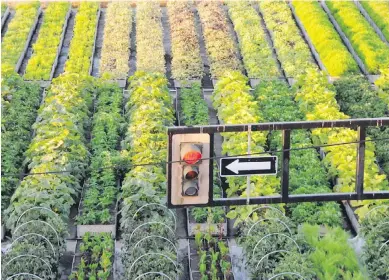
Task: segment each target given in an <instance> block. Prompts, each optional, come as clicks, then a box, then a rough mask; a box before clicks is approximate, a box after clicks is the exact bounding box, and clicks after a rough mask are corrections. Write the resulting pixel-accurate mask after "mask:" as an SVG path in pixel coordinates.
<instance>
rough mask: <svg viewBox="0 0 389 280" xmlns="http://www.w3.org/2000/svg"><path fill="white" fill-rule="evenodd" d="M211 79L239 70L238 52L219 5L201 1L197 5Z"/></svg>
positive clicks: (214, 2)
mask: <svg viewBox="0 0 389 280" xmlns="http://www.w3.org/2000/svg"><path fill="white" fill-rule="evenodd" d="M197 11H198V13H199V15H200V21H201V25H202V31H203V36H204V41H205V47H206V49H207V55H208V59H209V63H210V69H211V75H212V78H213V79H218V78H220V77H221V76H223V75H224V73H225V72H226V71H231V70H241V68H242V66H241V64H240V61H239V59H238V50H237V48H236V46H235V43H234V41H233V40H232V38H231V33H230V30H229V28H228V25H227V16H226V13H225V11H224V10H223V6H222V4H221V3H219V2H217V1H201V2H199V3H198V4H197Z"/></svg>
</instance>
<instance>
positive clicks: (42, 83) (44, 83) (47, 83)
mask: <svg viewBox="0 0 389 280" xmlns="http://www.w3.org/2000/svg"><path fill="white" fill-rule="evenodd" d="M24 81H25V82H27V83H37V84H39V86H40V87H41V88H48V87H49V86H50V85H51V81H45V80H35V81H32V80H24Z"/></svg>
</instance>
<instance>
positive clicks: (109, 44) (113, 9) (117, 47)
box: [100, 2, 132, 79]
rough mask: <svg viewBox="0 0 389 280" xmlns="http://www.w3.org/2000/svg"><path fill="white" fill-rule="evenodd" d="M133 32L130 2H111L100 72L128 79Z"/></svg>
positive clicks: (106, 22)
mask: <svg viewBox="0 0 389 280" xmlns="http://www.w3.org/2000/svg"><path fill="white" fill-rule="evenodd" d="M131 33H132V11H131V7H130V6H129V5H128V3H120V2H116V3H109V4H108V7H107V11H106V19H105V26H104V40H103V47H102V49H101V60H100V74H101V75H104V73H107V74H108V75H109V76H110V77H111V78H112V79H126V78H127V74H128V71H129V66H128V58H129V56H130V55H129V50H130V35H131Z"/></svg>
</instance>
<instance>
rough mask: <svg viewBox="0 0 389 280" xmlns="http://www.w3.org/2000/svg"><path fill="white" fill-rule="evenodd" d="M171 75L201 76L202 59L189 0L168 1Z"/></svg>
mask: <svg viewBox="0 0 389 280" xmlns="http://www.w3.org/2000/svg"><path fill="white" fill-rule="evenodd" d="M167 11H168V15H169V24H170V36H171V48H172V55H173V59H172V76H173V78H174V79H176V80H181V81H185V80H196V79H201V78H202V76H203V61H202V59H201V55H200V45H199V40H198V36H197V31H196V26H195V18H194V14H193V11H192V4H191V3H190V2H189V1H180V0H176V1H169V2H168V4H167Z"/></svg>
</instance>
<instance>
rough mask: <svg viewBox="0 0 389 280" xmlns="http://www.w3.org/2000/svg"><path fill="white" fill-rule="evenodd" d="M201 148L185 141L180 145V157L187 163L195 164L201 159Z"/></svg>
mask: <svg viewBox="0 0 389 280" xmlns="http://www.w3.org/2000/svg"><path fill="white" fill-rule="evenodd" d="M201 157H202V155H201V150H200V148H199V147H198V146H196V145H194V144H189V143H186V144H184V145H182V146H181V159H182V160H183V161H185V162H186V163H187V164H195V163H197V162H199V161H200V160H201Z"/></svg>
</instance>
